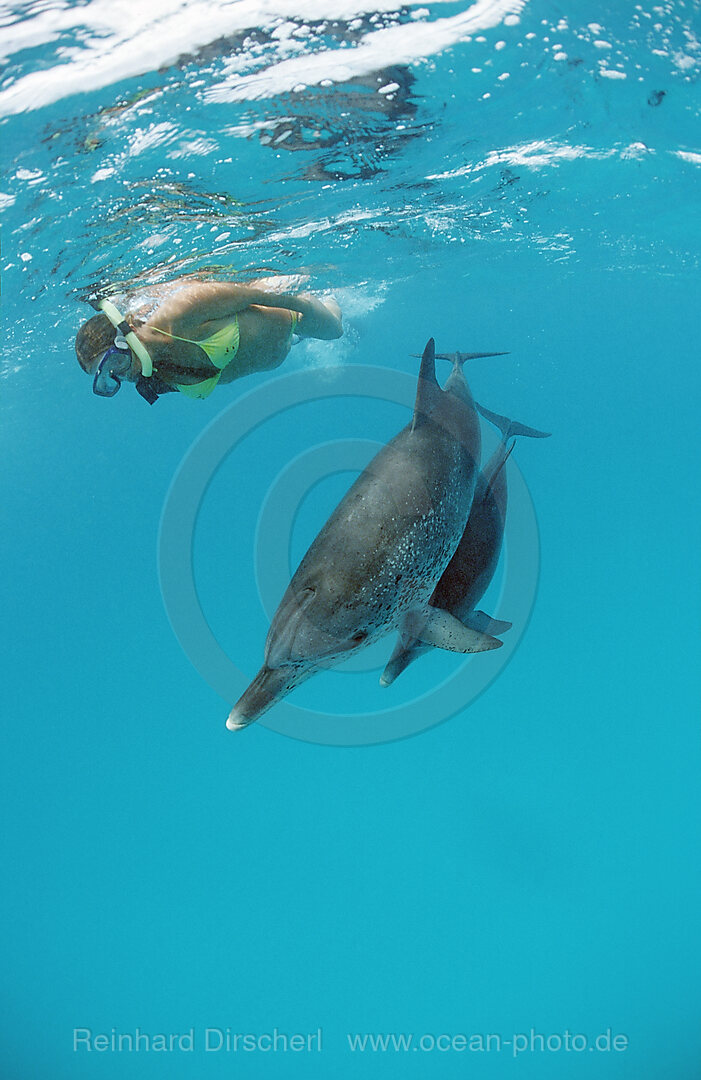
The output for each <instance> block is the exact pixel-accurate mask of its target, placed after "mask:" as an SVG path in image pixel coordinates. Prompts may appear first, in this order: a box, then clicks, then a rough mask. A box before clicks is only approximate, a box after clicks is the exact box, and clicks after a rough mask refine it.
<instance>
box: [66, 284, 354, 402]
mask: <svg viewBox="0 0 701 1080" xmlns="http://www.w3.org/2000/svg"><path fill="white" fill-rule="evenodd" d="M269 281H270V279H264V280H262V281H253V282H250V283H248V284H234V283H233V282H223V281H199V280H196V279H193V278H179V279H178V280H176V281H172V282H167V283H166V284H163V285H160V286H156V287H154V288H152V289H149V295H148V297H147V296H146V294H145V290H144V293H143V294H132V295H130V296H128V297H127V298H126V300H125V301H123V309H124V310H122V309H120V308H119V307H117V306H116V304H115V303H114V302H113V301H112V300H108V299H104V300H100V301H97V302H95V304H94V307H95V308H97V310H98V311H99V314H97V315H93V317H92V318H91V319H88V321H87V322H86V323H84V324H83V326H81V328H80V330H79V331H78V334H77V337H76V340H75V351H76V355H77V357H78V363H79V364H80V366H81V367H82V369H83V371H85V372H87V374H88V375H92V376H93V391H94V393H96V394H98V395H99V396H100V397H113V396H114V395H115V394H116V393H117V391H118V390H119V388H120V386H121V384H122V382H124V381H126V382H132V383H134V384H135V386H136V389H137V391H138V392H139V393H140V394H141V396H142V397H143V398H145V399H146V401H148V402H149V404H153V402H154V401H156V400H157V399H158V397H159V396H160V395H161V394H167V393H171V392H173V391H179V392H180V393H181V394H185V396H186V397H190V398H206V397H209V395H210V394H211V393H212V391H213V390H214V388H215V387H216V386H217V385H218V384H219V383H229V382H233V381H234V379H240V378H241V377H242V376H244V375H251V374H253V373H254V372H257V371H269V370H271V369H272V368H276V367H278V366H279V365H280V364H282V362H283V361H284V359H285V357H286V356H287V354H288V352H289V351H290V347H291V346H292V344H293V343H294V341H295V336H298V337H300V338H302V337H310V338H320V339H321V340H323V341H330V340H332V339H334V338H339V337H341V335H342V334H343V328H342V325H341V309H340V308H339V306H338V304H337V303H336V301H335V300H332V299H330V298H329V299H326V300H323V301H322V300H319V299H317V298H316V297H314V296H310V295H309V294H308V293H299V294H297V295H292V294H289V293H279V292H275V291H273V290H271V289H270V288H269V287H268V288H267V289H266V288H264V287H262V286H264V285H265V284H268V283H269Z"/></svg>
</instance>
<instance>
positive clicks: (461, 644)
mask: <svg viewBox="0 0 701 1080" xmlns="http://www.w3.org/2000/svg"><path fill="white" fill-rule="evenodd" d="M405 626H406V629H407V630H408V631H411V632H412V633H413V634H414V636H415V637H417V638H420V639H421V641H423V642H425V643H426V645H434V646H435V647H436V648H437V649H447V650H448V651H449V652H459V653H475V652H487V651H488V650H490V649H500V648H501V646H502V645H503V644H504V642H503V641H500V640H499V638H495V637H492V636H491V635H490V634H485V633H483V632H482V631H481V630H474V629H473V628H472V627H471V626H466V625H465V624H464V623H461V622H460V620H459V619H456V618H455V616H454V615H451V614H450V613H449V612H447V611H443V609H442V608H434V607H430V606H428V607H425V608H422V609H420V610H418V611H411V612H409V614H408V615H407V617H406V623H405Z"/></svg>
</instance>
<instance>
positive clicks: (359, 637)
mask: <svg viewBox="0 0 701 1080" xmlns="http://www.w3.org/2000/svg"><path fill="white" fill-rule="evenodd" d="M367 636H368V632H367V630H359V631H358V633H357V634H353V637H352V638H351V641H352V642H353V644H354V645H359V644H360V642H361V641H365V638H366V637H367Z"/></svg>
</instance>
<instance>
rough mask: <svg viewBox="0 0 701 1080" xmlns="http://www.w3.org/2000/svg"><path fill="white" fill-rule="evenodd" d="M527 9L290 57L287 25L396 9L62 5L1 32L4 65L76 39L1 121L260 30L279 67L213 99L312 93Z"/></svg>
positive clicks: (499, 3)
mask: <svg viewBox="0 0 701 1080" xmlns="http://www.w3.org/2000/svg"><path fill="white" fill-rule="evenodd" d="M447 2H449V0H436V3H438V4H440V3H447ZM526 3H527V0H477V2H476V3H475V4H474V5H473V6H472V7H470V8H469V9H468V10H467V11H465V12H461V13H459V14H458V15H454V16H452V17H448V18H444V19H437V20H435V21H434V22H424V21H423V19H424V13H425V12H426V9H418V11H415V12H414V14H416V15H417V19H416V21H413V22H412V23H410V24H407V25H396V26H390V27H386V28H384V29H381V30H373V31H370V32H368V33H367V34H366V35H365V36H364V37H363V38H361V40H360V42H359V44H357V45H355V46H352V47H348V48H343V49H340V48H335V49H323V50H321V51H319V52H316V53H312V54H308V53H305V54H304V55H302V56H292V57H290V56H289V53H290V51H293V52H294V51H298V50H300V48H302V47H303V45H302V43H301V42H300V41H298V40H296V39H294V38H291V37H290V34H291V33H292V30H291V29H290V28H289V27H290V25H291V24H289V23H288V22H287V21H286V20H289V19H291V18H293V17H294V18H295V19H303V20H320V19H321V20H331V19H338V20H344V21H351V20H353V18H354V17H359V16H366V15H368V14H370V13H372V12H392V11H394V10H396V7H397V5H396V0H372V5H371V6H370V5H368V4H363V3H362V0H360V2H359V0H323V2H322V0H219V3H217V4H213V3H211V0H150V2H149V3H148V4H136V3H134V2H133V0H90V2H89V3H87V4H85V5H84V6H81V7H76V6H74V5H73V4H69V3H67V2H63V3H58V4H56V5H54V6H52V7H51V8H49V9H44V10H41V11H38V12H37V13H36V14H35V15H33V16H32V17H31V18H23V19H20V20H17V21H15V22H9V24H8V25H5V26H3V30H2V40H1V43H0V57H2V58H5V59H11V57H12V56H13V55H15V54H16V53H18V52H20V51H21V50H25V49H32V48H38V47H40V46H46V45H49V44H52V43H58V42H59V41H60V39H61V37H62V35H70V37H71V43H70V47H68V48H67V47H65V46H64V47H61V45H59V44H57V47H56V54H57V57H59V56H60V58H61V61H62V62H60V63H57V64H55V65H54V66H53V67H50V68H48V69H47V68H43V69H42V70H40V71H33V72H30V73H28V74H26V75H23V76H20V77H19V78H17V79H16V80H15V81H14V82H11V83H10V84H9V85H6V86H5V88H4V89H3V90H0V116H8V115H14V114H17V113H22V112H27V111H30V110H34V109H40V108H43V107H45V106H47V105H51V104H53V103H55V102H57V101H60V100H62V99H64V98H67V97H70V96H71V95H73V94H80V93H86V92H88V91H94V90H99V89H101V88H103V87H105V86H109V85H111V84H113V83H117V82H122V81H123V80H125V79H130V78H136V77H138V76H140V75H144V74H145V73H146V72H149V71H155V70H158V69H159V68H162V67H166V66H168V65H171V64H173V63H175V61H176V60H177V59H178V57H180V56H182V55H183V54H186V53H192V52H194V51H196V50H197V49H199V48H202V47H204V46H205V45H208V44H209V43H211V42H213V41H216V40H217V39H218V38H221V37H225V36H227V35H232V34H235V33H237V32H240V31H243V30H246V29H250V28H254V27H258V28H262V29H265V30H268V31H269V32H272V31H278V33H277V36H276V39H275V46H274V47H276V48H277V50H278V55H279V57H280V59H279V61H278V62H276V63H275V62H274V63H273V64H272V65H271V67H270V68H268V69H267V70H266V71H265V72H264V73H262V74H261V73H257V74H249V75H246V74H244V73H243V72H242V71H240V70H239V71H236V72H234V73H232V74H231V75H229V77H228V78H227V79H226V80H225V81H224V83H223V84H221V85H220V86H219V87H218V88H215V89H214V90H212V91H210V94H209V95H208V96H209V98H210V100H224V101H232V100H246V99H249V98H256V97H258V98H260V97H270V96H273V95H275V94H278V93H282V92H284V91H286V90H291V89H293V88H294V87H295V86H306V85H312V84H314V85H315V84H317V83H319V82H321V81H322V80H323V79H329V80H331V81H334V82H336V81H339V80H342V79H347V78H350V77H352V76H354V75H356V76H357V75H363V74H367V73H369V72H371V71H376V70H378V68H382V67H386V66H387V65H388V64H392V63H412V62H413V61H417V60H419V59H421V58H423V57H427V56H431V55H434V54H435V53H437V52H439V51H441V50H442V49H445V48H448V47H450V46H451V45H453V44H455V43H457V42H458V41H461V40H462V39H463V38H464V37H466V36H467V35H468V34H470V33H474V31H476V30H484V29H487V28H489V27H492V26H496V25H498V24H499V23H500V22H502V21H503V20H504V18H505V17H506V16H508V15H514V14H515V13H519V12H520V11H521V10H522V9H523V8H524V7H525V5H526ZM0 21H2V13H1V12H0ZM76 42H78V43H79V47H76V44H75V43H76ZM146 43H148V47H147V48H146V47H145V44H146ZM233 63H234V65H235V66H242V65H244V64H248V65H249V66H250V63H251V57H250V55H249V56H248V57H247V56H246V55H245V54H242V55H240V56H238V57H236V58H235V59H234V61H233Z"/></svg>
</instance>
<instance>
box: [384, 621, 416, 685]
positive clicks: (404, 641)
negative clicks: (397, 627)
mask: <svg viewBox="0 0 701 1080" xmlns="http://www.w3.org/2000/svg"><path fill="white" fill-rule="evenodd" d="M426 651H427V648H426V646H425V645H424V644H422V642H420V641H417V640H416V638H414V637H407V635H406V634H404V633H400V635H399V637H398V638H397V644H396V645H395V646H394V652H393V653H392V655H391V656H390V658H389V660H388V661H387V666H386V667H385V670H384V671H383V672H382V674H381V675H380V686H391V685H392V683H393V682H394V680H395V679H397V678H398V677H399V676H400V675H401V673H402V672H403V671H405V670H406V668H408V667H409V664H411V663H412V662H413V661H414V660H416V659H417V657H419V656H421V654H422V653H424V652H426Z"/></svg>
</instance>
